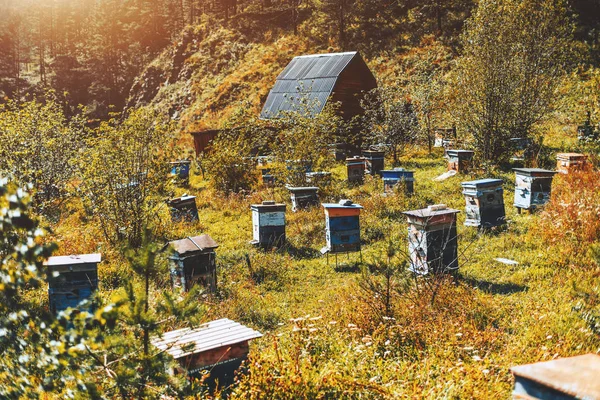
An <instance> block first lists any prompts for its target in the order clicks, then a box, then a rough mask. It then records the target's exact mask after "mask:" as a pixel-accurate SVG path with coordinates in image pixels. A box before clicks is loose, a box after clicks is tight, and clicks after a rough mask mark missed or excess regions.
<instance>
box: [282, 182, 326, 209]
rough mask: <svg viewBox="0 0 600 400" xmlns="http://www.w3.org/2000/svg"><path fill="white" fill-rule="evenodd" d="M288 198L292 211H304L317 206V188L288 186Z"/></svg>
mask: <svg viewBox="0 0 600 400" xmlns="http://www.w3.org/2000/svg"><path fill="white" fill-rule="evenodd" d="M287 189H288V190H289V191H290V197H291V199H292V210H293V211H294V212H296V211H298V210H304V209H307V208H309V207H312V206H317V205H319V195H318V192H319V188H318V187H315V186H307V187H293V186H288V187H287Z"/></svg>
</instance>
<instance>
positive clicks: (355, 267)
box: [329, 260, 361, 273]
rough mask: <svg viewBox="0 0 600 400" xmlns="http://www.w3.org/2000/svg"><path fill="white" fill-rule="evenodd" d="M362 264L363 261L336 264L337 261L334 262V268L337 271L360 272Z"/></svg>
mask: <svg viewBox="0 0 600 400" xmlns="http://www.w3.org/2000/svg"><path fill="white" fill-rule="evenodd" d="M329 261H330V262H331V260H329ZM360 266H361V263H360V262H354V263H352V262H351V263H347V262H345V263H342V262H340V263H338V264H337V265H335V261H334V262H333V270H334V271H335V272H350V273H356V272H360Z"/></svg>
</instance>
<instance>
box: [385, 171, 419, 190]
mask: <svg viewBox="0 0 600 400" xmlns="http://www.w3.org/2000/svg"><path fill="white" fill-rule="evenodd" d="M381 178H382V179H383V192H384V193H393V192H394V190H395V188H396V186H397V185H404V190H405V193H406V194H410V193H414V191H415V188H414V184H415V178H414V171H407V170H405V169H404V168H394V169H391V170H383V171H381Z"/></svg>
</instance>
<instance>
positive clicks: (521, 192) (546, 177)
mask: <svg viewBox="0 0 600 400" xmlns="http://www.w3.org/2000/svg"><path fill="white" fill-rule="evenodd" d="M513 171H515V203H514V205H515V207H516V208H517V211H518V212H521V210H522V209H525V210H533V209H535V208H536V207H539V206H542V205H544V204H546V203H547V202H548V201H549V200H550V190H551V188H552V178H553V177H554V174H556V171H549V170H546V169H540V168H513Z"/></svg>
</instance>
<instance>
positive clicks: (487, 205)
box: [462, 179, 506, 228]
mask: <svg viewBox="0 0 600 400" xmlns="http://www.w3.org/2000/svg"><path fill="white" fill-rule="evenodd" d="M462 187H463V195H464V196H465V201H466V214H467V218H466V220H465V225H467V226H477V227H482V228H490V227H493V226H500V225H503V224H504V223H506V220H505V211H504V196H503V194H504V191H503V189H502V179H479V180H476V181H469V182H463V183H462Z"/></svg>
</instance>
